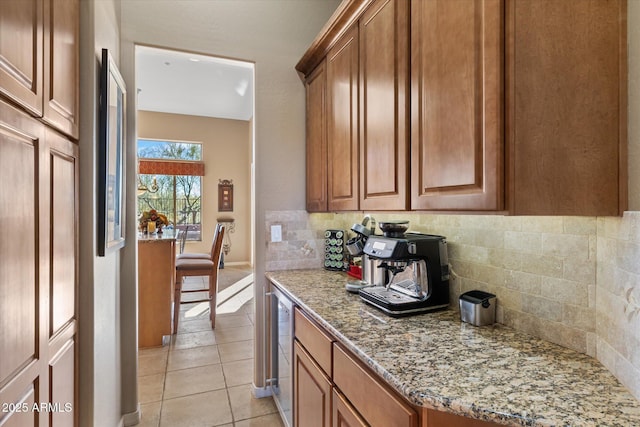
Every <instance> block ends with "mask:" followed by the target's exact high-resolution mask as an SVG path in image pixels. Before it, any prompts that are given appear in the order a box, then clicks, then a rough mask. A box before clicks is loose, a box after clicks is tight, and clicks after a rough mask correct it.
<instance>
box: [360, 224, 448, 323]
mask: <svg viewBox="0 0 640 427" xmlns="http://www.w3.org/2000/svg"><path fill="white" fill-rule="evenodd" d="M364 253H365V254H367V255H368V256H369V257H371V258H375V259H379V260H381V261H382V262H381V263H380V267H379V268H384V269H386V270H387V276H386V277H387V279H386V285H385V286H373V287H366V288H363V289H361V290H360V297H361V298H362V299H363V300H364V301H365V302H366V303H368V304H371V305H373V306H375V307H377V308H379V309H380V310H382V311H384V312H385V313H387V314H389V315H390V316H394V317H400V316H408V315H412V314H419V313H425V312H430V311H436V310H442V309H445V308H447V307H448V306H449V258H448V254H447V241H446V239H445V237H443V236H437V235H431V234H421V233H405V234H403V235H401V236H398V237H386V236H369V238H368V240H367V242H366V244H365V247H364Z"/></svg>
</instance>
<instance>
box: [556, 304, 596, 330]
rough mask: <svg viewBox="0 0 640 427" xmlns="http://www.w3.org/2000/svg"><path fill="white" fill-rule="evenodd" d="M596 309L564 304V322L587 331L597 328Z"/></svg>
mask: <svg viewBox="0 0 640 427" xmlns="http://www.w3.org/2000/svg"><path fill="white" fill-rule="evenodd" d="M595 319H596V311H595V310H594V309H593V308H587V307H579V306H577V305H571V304H564V305H563V306H562V323H563V324H565V325H567V326H569V327H572V328H577V329H580V330H583V331H587V332H594V331H595V330H596V321H595Z"/></svg>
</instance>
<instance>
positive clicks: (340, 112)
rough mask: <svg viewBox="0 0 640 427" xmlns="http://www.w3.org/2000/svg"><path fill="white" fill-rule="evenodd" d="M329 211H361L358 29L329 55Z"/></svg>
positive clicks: (352, 29) (344, 38)
mask: <svg viewBox="0 0 640 427" xmlns="http://www.w3.org/2000/svg"><path fill="white" fill-rule="evenodd" d="M326 61H327V102H328V110H327V111H328V117H327V119H328V121H327V147H328V160H327V165H328V169H327V174H328V176H327V178H328V208H329V210H357V209H358V198H359V196H358V27H357V26H354V27H352V28H351V29H350V30H348V31H347V32H346V33H345V34H344V35H343V36H342V37H341V38H340V40H339V41H338V42H337V43H336V45H335V46H334V47H333V48H332V49H331V50H330V51H329V54H328V55H327V59H326Z"/></svg>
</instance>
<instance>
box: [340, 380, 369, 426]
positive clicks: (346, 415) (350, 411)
mask: <svg viewBox="0 0 640 427" xmlns="http://www.w3.org/2000/svg"><path fill="white" fill-rule="evenodd" d="M331 399H332V400H331V406H332V408H333V409H332V411H333V426H332V427H367V426H368V424H367V422H366V421H365V420H363V419H362V417H361V416H360V414H358V412H357V411H356V410H355V409H354V408H353V406H351V404H349V401H348V400H347V399H346V398H345V397H344V396H343V395H342V394H341V393H340V392H338V391H337V390H336V389H335V388H334V389H333V393H332V395H331Z"/></svg>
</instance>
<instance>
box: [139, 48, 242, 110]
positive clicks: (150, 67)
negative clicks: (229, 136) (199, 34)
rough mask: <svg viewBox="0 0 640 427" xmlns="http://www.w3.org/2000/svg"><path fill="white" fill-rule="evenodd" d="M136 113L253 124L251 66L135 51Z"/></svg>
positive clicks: (159, 51)
mask: <svg viewBox="0 0 640 427" xmlns="http://www.w3.org/2000/svg"><path fill="white" fill-rule="evenodd" d="M136 84H137V89H138V110H146V111H156V112H163V113H174V114H187V115H194V116H206V117H217V118H223V119H235V120H249V119H251V118H252V117H253V64H252V63H249V62H242V61H235V60H230V59H224V58H217V57H213V56H205V55H198V54H193V53H188V52H180V51H175V50H166V49H158V48H153V47H146V46H136Z"/></svg>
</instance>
